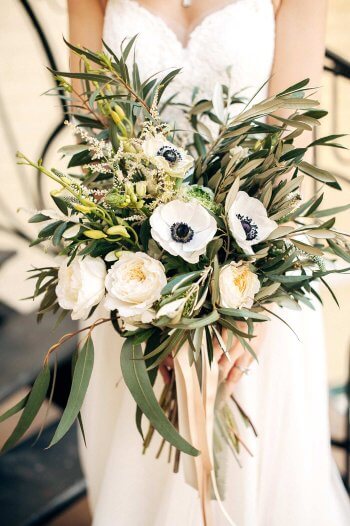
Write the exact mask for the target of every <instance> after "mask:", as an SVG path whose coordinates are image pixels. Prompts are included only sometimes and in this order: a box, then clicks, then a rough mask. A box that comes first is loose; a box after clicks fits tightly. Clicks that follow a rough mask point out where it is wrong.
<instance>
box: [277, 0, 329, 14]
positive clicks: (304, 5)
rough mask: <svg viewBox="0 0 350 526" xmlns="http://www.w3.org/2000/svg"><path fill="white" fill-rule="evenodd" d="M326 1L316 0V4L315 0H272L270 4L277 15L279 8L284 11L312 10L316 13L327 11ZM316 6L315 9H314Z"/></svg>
mask: <svg viewBox="0 0 350 526" xmlns="http://www.w3.org/2000/svg"><path fill="white" fill-rule="evenodd" d="M327 1H328V0H317V4H316V2H315V0H272V4H273V7H274V10H275V14H276V15H277V14H278V12H279V11H280V10H281V8H283V10H284V9H288V10H289V9H293V11H299V12H301V11H304V10H305V9H306V10H308V11H309V10H310V9H312V10H314V11H316V12H318V13H320V12H322V11H326V9H327ZM316 5H317V9H316Z"/></svg>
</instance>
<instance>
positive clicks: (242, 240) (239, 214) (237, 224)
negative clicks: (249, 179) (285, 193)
mask: <svg viewBox="0 0 350 526" xmlns="http://www.w3.org/2000/svg"><path fill="white" fill-rule="evenodd" d="M228 224H229V227H230V230H231V234H232V236H233V237H234V239H235V241H236V242H237V244H238V245H239V246H240V247H241V248H242V249H243V250H244V252H245V253H246V254H254V251H253V245H256V244H257V243H260V242H261V241H263V240H264V239H266V238H267V237H268V236H269V235H270V234H271V232H272V231H273V230H275V229H276V228H277V227H278V225H277V223H276V221H272V219H269V218H268V216H267V212H266V208H265V207H264V205H263V204H262V202H261V201H259V199H255V197H250V196H249V195H248V194H247V192H242V191H240V192H238V193H237V196H236V198H235V200H234V202H233V203H232V205H231V207H230V208H229V211H228Z"/></svg>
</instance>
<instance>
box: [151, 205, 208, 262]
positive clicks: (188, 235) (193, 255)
mask: <svg viewBox="0 0 350 526" xmlns="http://www.w3.org/2000/svg"><path fill="white" fill-rule="evenodd" d="M150 224H151V235H152V237H153V239H154V240H155V241H157V242H158V243H159V244H160V245H161V247H163V248H164V249H165V250H166V251H167V252H169V253H170V254H172V255H173V256H180V257H182V259H184V260H185V261H188V262H189V263H197V262H198V260H199V256H201V255H202V254H204V253H205V250H206V247H207V244H208V243H209V241H211V240H212V239H213V237H214V236H215V233H216V229H217V225H216V221H215V219H214V217H213V216H212V215H210V214H209V212H208V211H207V210H206V209H205V208H204V207H203V206H202V205H200V204H199V203H197V202H195V201H190V202H189V203H185V202H183V201H180V200H178V199H176V200H174V201H170V202H169V203H166V204H162V205H159V206H158V207H157V208H156V209H155V211H154V212H153V214H152V215H151V217H150Z"/></svg>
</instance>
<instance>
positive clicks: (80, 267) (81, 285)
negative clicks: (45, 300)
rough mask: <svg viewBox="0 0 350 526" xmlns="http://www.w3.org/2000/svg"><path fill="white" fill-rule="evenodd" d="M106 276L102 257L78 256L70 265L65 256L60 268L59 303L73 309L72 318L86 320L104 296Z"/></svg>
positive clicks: (57, 293)
mask: <svg viewBox="0 0 350 526" xmlns="http://www.w3.org/2000/svg"><path fill="white" fill-rule="evenodd" d="M105 277H106V266H105V263H104V261H103V259H101V258H93V257H91V256H85V257H82V256H76V257H75V258H74V259H73V261H72V262H71V264H70V265H68V258H65V259H64V261H63V262H62V263H61V265H60V268H59V270H58V284H57V286H56V295H57V299H58V304H59V305H60V307H62V309H66V310H71V311H72V313H71V316H72V320H85V319H86V318H87V317H88V315H89V312H90V310H91V309H92V307H94V306H95V305H98V304H99V303H100V301H101V300H102V298H103V296H104V293H105Z"/></svg>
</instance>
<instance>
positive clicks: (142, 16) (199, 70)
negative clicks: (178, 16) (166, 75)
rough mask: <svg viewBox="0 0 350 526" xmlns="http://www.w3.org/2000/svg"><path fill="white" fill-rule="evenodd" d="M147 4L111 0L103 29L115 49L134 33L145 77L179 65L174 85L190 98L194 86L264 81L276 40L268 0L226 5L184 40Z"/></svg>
mask: <svg viewBox="0 0 350 526" xmlns="http://www.w3.org/2000/svg"><path fill="white" fill-rule="evenodd" d="M145 5H146V4H142V5H141V4H140V3H138V2H137V1H136V0H110V1H109V2H108V5H107V10H106V16H105V27H104V38H105V39H106V41H107V42H108V43H109V45H110V46H111V47H113V48H114V49H116V50H117V49H119V47H120V45H121V43H122V41H123V40H124V39H125V38H126V37H132V36H134V35H135V34H138V38H137V44H136V59H137V62H138V65H139V68H140V71H141V73H142V75H143V76H148V75H152V74H154V73H155V72H157V71H161V70H166V69H169V68H173V67H175V68H176V67H181V68H182V72H181V74H180V75H179V76H178V78H177V81H176V82H175V83H174V84H173V89H174V90H176V89H178V90H179V91H183V92H188V96H189V92H190V91H192V89H193V87H194V86H199V87H200V88H201V91H202V92H204V93H206V92H210V91H211V89H212V87H213V85H214V84H215V83H216V82H224V83H226V84H229V85H230V86H231V88H232V89H233V90H234V91H239V90H240V89H243V88H246V87H254V88H256V87H258V86H260V85H261V84H263V83H264V82H265V81H266V80H267V79H268V77H269V75H270V71H271V66H272V61H273V55H274V39H275V34H274V12H273V6H272V2H271V0H233V1H230V2H229V3H226V4H224V5H223V6H222V7H221V8H217V9H216V10H214V11H212V12H210V13H209V14H207V15H206V16H204V17H203V18H202V19H201V20H200V21H198V22H197V23H196V25H195V27H193V29H192V30H190V32H189V34H188V37H187V42H186V44H184V43H183V42H182V41H181V39H180V37H179V35H178V33H177V32H176V30H175V29H174V28H173V27H172V25H170V24H169V23H168V22H167V20H166V19H165V18H163V16H164V15H162V16H161V14H158V12H157V13H156V12H154V11H153V10H152V11H151V10H150V8H146V7H145ZM182 9H183V8H182ZM183 10H184V11H186V9H183Z"/></svg>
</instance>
